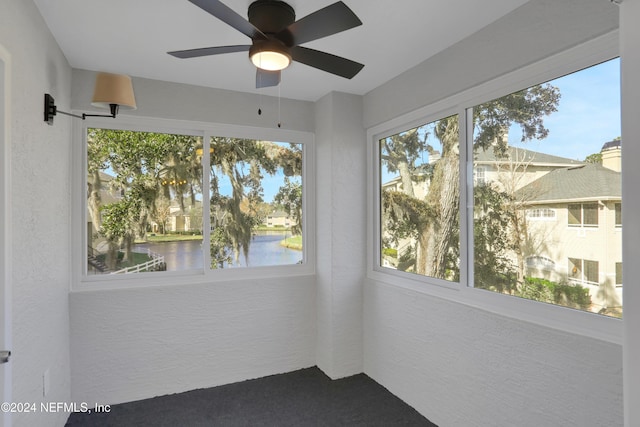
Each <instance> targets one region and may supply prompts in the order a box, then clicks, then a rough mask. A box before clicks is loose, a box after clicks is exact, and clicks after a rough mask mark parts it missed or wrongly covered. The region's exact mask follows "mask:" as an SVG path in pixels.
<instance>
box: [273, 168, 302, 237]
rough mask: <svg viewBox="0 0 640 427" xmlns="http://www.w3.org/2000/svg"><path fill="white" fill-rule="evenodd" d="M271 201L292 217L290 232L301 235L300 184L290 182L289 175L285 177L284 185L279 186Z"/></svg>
mask: <svg viewBox="0 0 640 427" xmlns="http://www.w3.org/2000/svg"><path fill="white" fill-rule="evenodd" d="M273 201H274V202H275V203H276V204H277V205H278V207H279V208H281V209H282V210H283V211H284V212H285V213H286V214H287V216H288V217H290V218H293V221H294V225H292V226H291V232H292V233H293V234H294V235H302V184H301V183H299V182H291V180H290V179H289V177H285V178H284V185H283V186H282V187H280V190H279V191H278V194H276V196H275V197H274V198H273Z"/></svg>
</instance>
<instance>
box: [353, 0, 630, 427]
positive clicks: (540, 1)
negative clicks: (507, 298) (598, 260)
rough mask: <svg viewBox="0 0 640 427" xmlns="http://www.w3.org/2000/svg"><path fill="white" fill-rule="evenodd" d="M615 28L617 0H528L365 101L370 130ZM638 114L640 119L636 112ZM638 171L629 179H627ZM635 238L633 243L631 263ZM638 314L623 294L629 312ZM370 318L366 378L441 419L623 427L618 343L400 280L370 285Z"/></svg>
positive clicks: (367, 321) (456, 423)
mask: <svg viewBox="0 0 640 427" xmlns="http://www.w3.org/2000/svg"><path fill="white" fill-rule="evenodd" d="M627 1H628V0H625V3H626V2H627ZM631 1H632V0H631ZM617 22H618V8H617V6H615V5H613V4H612V3H610V2H609V1H603V0H580V1H578V0H567V1H561V2H557V1H550V0H531V1H530V2H528V3H527V4H525V5H524V6H522V7H521V8H519V9H517V10H515V11H514V12H512V13H511V14H509V15H507V16H506V17H505V18H503V19H500V20H498V21H497V22H496V23H494V24H493V25H491V26H489V27H487V28H485V29H483V30H481V31H479V32H478V33H477V34H475V35H473V36H471V38H469V39H467V40H463V41H461V42H460V43H458V44H457V45H455V46H453V47H452V48H450V49H448V50H447V51H445V52H443V53H441V54H439V55H437V56H436V57H434V58H431V59H430V60H427V61H425V62H424V63H422V64H420V65H418V66H417V67H415V68H414V69H412V70H410V71H408V72H407V73H405V74H403V75H401V76H399V77H398V78H396V79H394V80H392V81H390V82H389V83H387V84H385V85H383V86H381V87H379V88H377V89H375V90H373V91H372V92H370V93H369V94H367V95H366V96H365V98H364V105H365V114H364V123H365V124H366V126H373V125H378V124H379V123H382V122H384V121H386V120H390V119H392V118H394V117H397V116H399V115H401V114H403V113H405V112H408V111H413V110H415V109H416V108H418V107H420V106H423V105H430V104H432V103H434V102H436V101H438V100H441V99H444V98H446V97H448V96H451V95H453V94H455V93H457V92H460V91H462V90H464V89H466V88H469V87H474V86H476V85H478V84H480V83H483V82H485V81H488V80H490V79H493V78H496V77H498V76H501V75H503V74H505V73H507V72H509V71H512V70H514V69H517V68H519V67H522V66H524V65H527V64H530V63H532V62H535V61H536V60H539V59H541V58H544V57H546V56H549V55H551V54H553V53H556V52H559V51H562V50H564V49H567V48H569V47H572V46H575V45H577V44H580V43H581V42H584V41H587V40H589V39H592V38H594V37H596V36H598V35H601V34H604V33H607V32H609V31H611V30H612V29H614V28H616V27H617ZM631 22H635V21H633V20H632V21H631ZM631 25H633V24H631ZM634 75H637V73H635V74H634ZM636 85H637V79H636ZM632 112H633V113H632V115H633V117H635V116H637V114H636V112H637V108H635V109H633V110H632ZM635 122H637V120H635ZM636 126H637V125H636ZM623 133H624V131H623ZM635 133H637V132H635ZM635 133H634V134H635ZM625 158H626V156H625ZM635 169H637V168H635ZM633 173H634V174H635V172H633ZM630 175H631V174H629V175H627V174H626V173H625V172H623V181H624V180H625V179H626V178H627V177H628V176H630ZM627 185H628V184H627ZM632 185H633V186H634V187H637V186H638V185H640V180H639V179H635V180H634V182H633V184H632ZM625 200H626V198H625ZM625 204H626V202H625ZM625 206H626V205H625ZM634 206H635V205H634ZM632 216H634V215H628V216H625V230H624V232H625V239H626V236H627V234H626V233H627V227H628V225H629V223H630V222H635V221H637V218H630V217H632ZM637 241H638V239H634V240H633V242H635V243H633V242H630V244H631V245H635V246H636V249H635V250H633V251H634V254H635V257H634V259H635V258H637V255H638V253H637V252H638V250H639V249H638V248H637ZM632 255H633V254H632ZM628 256H629V255H628V254H625V257H626V258H625V260H626V259H627V257H628ZM625 268H627V267H626V264H625ZM625 274H626V272H625ZM625 277H629V276H625ZM631 285H633V283H632V284H631ZM425 286H428V285H425ZM625 288H627V285H626V284H625ZM637 308H638V304H637V303H635V304H634V303H632V302H630V301H629V299H627V298H626V296H625V313H628V312H629V311H632V310H636V309H637ZM364 312H365V315H364V371H365V373H366V374H368V375H370V376H371V377H372V378H373V379H375V380H376V381H378V382H380V383H381V384H382V385H383V386H385V387H387V388H388V389H389V390H391V392H393V393H395V394H397V395H398V396H399V397H400V398H401V399H403V400H405V401H406V402H408V403H409V404H410V405H412V406H414V407H415V408H416V409H418V410H419V411H420V412H421V413H422V414H424V415H425V416H427V417H428V418H429V419H431V420H432V421H433V422H435V423H436V424H439V425H441V426H465V427H466V426H488V425H490V426H518V427H526V426H554V427H556V426H576V427H578V426H621V425H622V423H623V408H622V387H623V386H622V384H623V374H622V347H621V346H620V345H616V344H611V343H606V342H602V341H598V340H595V339H591V338H586V337H583V336H578V335H572V334H568V333H564V332H560V331H557V330H553V329H547V328H544V327H542V326H537V325H534V324H532V323H527V322H524V321H519V320H515V319H511V318H506V317H501V316H499V315H496V314H491V313H488V312H485V311H482V310H479V309H475V308H471V307H468V306H465V305H463V304H459V303H456V302H453V301H446V300H442V299H439V298H436V297H433V296H429V295H427V294H424V293H421V292H417V291H411V290H407V289H403V288H401V287H399V286H395V284H394V282H393V279H390V280H389V283H381V282H376V281H369V282H368V283H367V284H366V286H365V298H364ZM636 348H637V347H636ZM635 354H636V356H637V352H636V353H635ZM636 360H637V358H636ZM629 363H636V365H637V362H629ZM629 388H630V389H631V388H633V386H630V387H629ZM634 402H637V398H636V399H635V400H634ZM635 406H636V407H638V405H637V404H636V405H635ZM629 425H637V424H629Z"/></svg>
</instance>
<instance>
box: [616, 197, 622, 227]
mask: <svg viewBox="0 0 640 427" xmlns="http://www.w3.org/2000/svg"><path fill="white" fill-rule="evenodd" d="M615 211H616V214H615V215H616V227H622V203H616V204H615Z"/></svg>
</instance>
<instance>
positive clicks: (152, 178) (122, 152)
mask: <svg viewBox="0 0 640 427" xmlns="http://www.w3.org/2000/svg"><path fill="white" fill-rule="evenodd" d="M198 145H199V146H202V142H201V139H200V138H199V137H193V136H188V135H173V134H162V133H152V132H134V131H124V130H109V129H89V131H88V135H87V152H88V156H87V157H88V170H87V187H88V188H87V190H88V208H89V214H90V216H91V219H92V222H93V224H94V227H95V228H96V229H97V230H98V231H99V234H100V235H102V236H103V237H104V238H105V239H106V241H107V244H108V248H109V253H108V254H107V258H108V259H112V260H113V259H117V251H118V250H119V249H120V248H121V247H124V249H125V255H124V259H125V260H126V259H128V258H129V257H130V253H131V251H132V247H133V243H134V240H135V238H136V236H138V237H144V236H145V234H146V230H147V224H148V223H149V221H150V220H151V218H152V217H153V216H155V215H156V213H157V212H156V210H157V206H156V200H158V199H159V198H160V197H161V196H164V197H165V198H167V199H171V198H172V197H177V198H178V199H179V203H180V204H181V206H182V207H183V209H184V206H185V205H184V199H183V196H184V195H185V194H187V195H190V196H191V197H190V200H191V203H192V204H193V203H194V200H195V193H197V192H201V187H202V185H201V175H202V174H201V172H200V166H199V164H200V160H199V158H198V157H197V156H196V149H197V147H198ZM104 172H109V173H110V174H113V177H112V179H111V180H110V181H109V186H110V188H109V189H110V190H111V191H112V192H114V193H120V194H122V199H121V200H120V201H118V202H115V203H111V204H109V205H105V206H103V202H102V196H101V193H102V191H103V190H105V188H103V184H104V183H103V180H102V178H101V173H104ZM116 207H117V208H116ZM105 209H106V210H107V211H108V212H112V216H111V220H110V222H109V223H108V224H105V221H106V220H103V218H104V213H103V210H105ZM118 221H119V223H118V224H116V222H118Z"/></svg>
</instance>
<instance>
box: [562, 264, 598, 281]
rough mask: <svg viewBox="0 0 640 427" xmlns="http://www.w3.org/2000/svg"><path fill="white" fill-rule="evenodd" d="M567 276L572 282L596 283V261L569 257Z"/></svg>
mask: <svg viewBox="0 0 640 427" xmlns="http://www.w3.org/2000/svg"><path fill="white" fill-rule="evenodd" d="M569 278H570V280H571V281H573V282H581V283H586V282H588V283H591V284H596V285H597V284H598V283H599V281H600V276H599V272H598V261H591V260H583V259H576V258H569Z"/></svg>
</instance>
